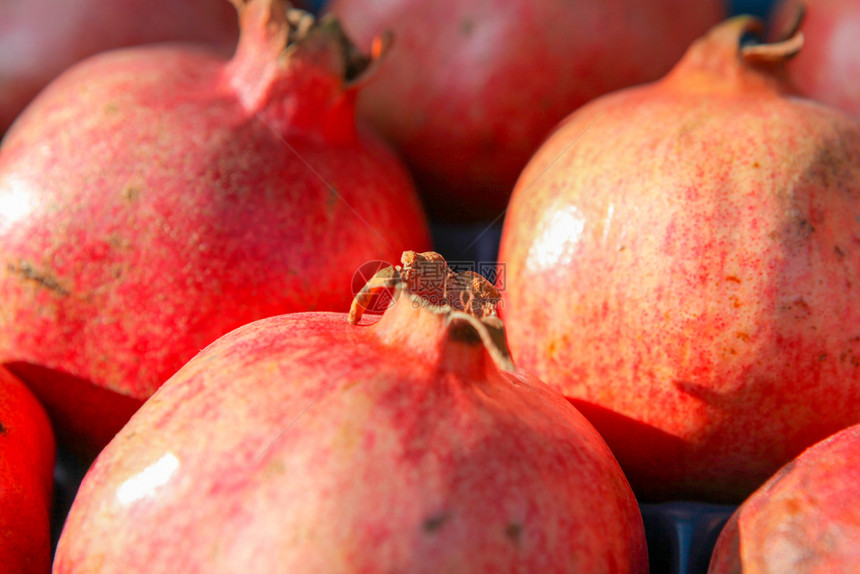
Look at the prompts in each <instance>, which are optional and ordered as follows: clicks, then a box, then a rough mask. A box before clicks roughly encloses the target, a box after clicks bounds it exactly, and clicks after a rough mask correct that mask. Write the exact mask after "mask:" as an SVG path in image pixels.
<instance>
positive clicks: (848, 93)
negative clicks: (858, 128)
mask: <svg viewBox="0 0 860 574" xmlns="http://www.w3.org/2000/svg"><path fill="white" fill-rule="evenodd" d="M801 10H803V11H804V12H805V15H804V18H803V22H802V29H803V35H804V36H805V37H806V47H804V49H803V52H801V53H800V54H798V55H797V58H794V59H793V60H792V61H791V62H790V63H789V64H788V66H787V71H788V74H789V77H790V78H791V80H792V82H793V83H794V85H795V86H796V88H797V90H798V91H799V92H801V93H802V94H804V95H806V96H808V97H812V98H815V99H817V100H820V101H822V102H826V103H828V104H831V105H834V106H837V107H840V108H842V109H844V110H846V111H848V112H849V113H851V114H853V115H855V116H856V115H860V81H858V78H860V3H858V2H857V1H856V0H815V1H814V2H800V1H799V0H783V1H782V2H776V3H775V6H774V13H773V14H772V15H771V19H772V27H773V29H774V30H775V31H776V32H777V33H782V31H783V30H784V29H791V27H792V26H793V25H794V23H795V22H796V21H797V14H798V12H799V11H801Z"/></svg>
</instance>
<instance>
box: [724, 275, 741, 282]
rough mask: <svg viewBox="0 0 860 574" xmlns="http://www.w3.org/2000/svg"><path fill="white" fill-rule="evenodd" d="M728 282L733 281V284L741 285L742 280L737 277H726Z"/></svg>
mask: <svg viewBox="0 0 860 574" xmlns="http://www.w3.org/2000/svg"><path fill="white" fill-rule="evenodd" d="M726 281H731V282H732V283H740V282H741V279H740V277H738V276H737V275H726Z"/></svg>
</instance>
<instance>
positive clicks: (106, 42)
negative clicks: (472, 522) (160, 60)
mask: <svg viewBox="0 0 860 574" xmlns="http://www.w3.org/2000/svg"><path fill="white" fill-rule="evenodd" d="M237 32H238V28H237V26H236V11H235V9H234V8H233V6H232V5H231V4H230V2H228V1H227V0H122V1H120V2H117V1H116V0H63V1H62V2H56V1H54V0H24V1H21V0H0V136H2V134H3V132H4V131H5V130H6V128H7V127H9V124H11V123H12V121H13V120H14V119H15V117H16V116H17V115H18V114H19V113H20V112H21V110H23V109H24V106H26V105H27V103H28V102H29V101H30V100H32V99H33V97H34V96H35V95H36V94H37V93H38V92H39V90H41V89H42V88H43V87H44V86H45V85H46V84H47V83H48V82H49V81H51V80H52V79H54V78H55V77H56V76H57V75H59V74H60V72H62V71H64V70H65V69H66V68H68V67H69V66H71V65H72V64H74V63H75V62H78V61H80V60H82V59H84V58H86V57H87V56H91V55H93V54H96V53H98V52H102V51H104V50H108V49H112V48H120V47H124V46H132V45H136V44H146V43H152V42H165V41H191V42H206V43H211V44H213V45H214V46H218V47H220V49H221V50H223V51H224V52H225V53H226V54H229V53H230V52H231V51H232V49H233V47H234V45H235V42H236V36H237Z"/></svg>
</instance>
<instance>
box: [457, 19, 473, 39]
mask: <svg viewBox="0 0 860 574" xmlns="http://www.w3.org/2000/svg"><path fill="white" fill-rule="evenodd" d="M474 29H475V22H474V21H473V20H471V19H469V18H467V19H465V20H463V21H462V22H460V32H462V34H463V35H464V36H471V34H472V31H473V30H474Z"/></svg>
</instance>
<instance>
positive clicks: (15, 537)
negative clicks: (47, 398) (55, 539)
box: [0, 367, 54, 574]
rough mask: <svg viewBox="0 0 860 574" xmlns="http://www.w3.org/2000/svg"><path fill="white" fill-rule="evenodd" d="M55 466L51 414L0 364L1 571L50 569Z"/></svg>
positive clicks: (17, 573)
mask: <svg viewBox="0 0 860 574" xmlns="http://www.w3.org/2000/svg"><path fill="white" fill-rule="evenodd" d="M53 466H54V435H53V431H52V430H51V424H50V422H49V421H48V416H47V415H46V414H45V411H44V410H43V409H42V406H41V405H40V404H39V403H38V401H37V400H36V398H35V397H34V396H33V395H32V393H30V391H29V390H28V389H27V387H25V386H24V384H23V383H22V382H21V381H19V380H18V379H16V378H15V377H14V376H13V375H12V374H11V373H10V372H9V371H7V370H6V369H4V368H3V367H0V572H4V573H7V572H8V573H9V574H13V573H14V574H46V573H47V572H50V570H51V538H50V534H51V532H50V527H51V525H50V518H51V500H52V499H51V492H52V489H53V476H52V469H53Z"/></svg>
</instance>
